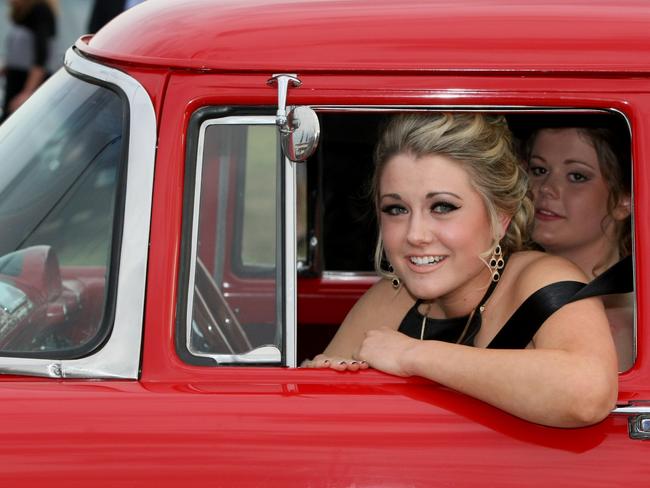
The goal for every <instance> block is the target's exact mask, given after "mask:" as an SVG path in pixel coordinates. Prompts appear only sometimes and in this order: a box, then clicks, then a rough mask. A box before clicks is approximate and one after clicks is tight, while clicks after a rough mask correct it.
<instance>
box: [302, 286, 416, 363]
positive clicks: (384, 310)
mask: <svg viewBox="0 0 650 488" xmlns="http://www.w3.org/2000/svg"><path fill="white" fill-rule="evenodd" d="M414 303H415V300H414V299H413V298H412V297H411V295H409V293H408V292H407V291H406V289H405V288H404V287H400V288H399V289H397V290H395V289H394V288H393V287H392V285H391V284H390V283H389V282H388V280H379V281H378V282H377V283H375V284H374V285H373V286H372V287H370V289H369V290H368V291H367V292H366V293H364V294H363V296H362V297H361V298H360V299H359V300H358V301H357V303H355V304H354V306H353V307H352V309H351V310H350V312H349V313H348V315H347V316H346V317H345V320H344V321H343V323H342V324H341V326H340V327H339V329H338V331H337V332H336V335H335V336H334V338H333V339H332V341H331V342H330V343H329V345H328V346H327V348H326V349H325V351H323V353H322V354H319V355H318V356H316V357H315V358H314V359H312V360H309V361H305V362H303V364H302V366H303V367H310V368H328V367H329V368H332V369H336V370H339V371H344V370H349V371H356V370H358V369H365V368H367V367H368V365H367V363H365V362H364V361H357V360H356V359H354V358H353V354H354V353H355V352H356V351H358V349H359V347H360V345H361V343H362V341H363V340H364V338H365V336H366V333H367V332H368V331H370V330H374V329H379V328H381V327H386V328H388V329H397V328H398V327H399V324H400V323H401V321H402V319H403V318H404V315H406V312H407V311H408V309H409V308H410V307H411V306H412V305H413V304H414Z"/></svg>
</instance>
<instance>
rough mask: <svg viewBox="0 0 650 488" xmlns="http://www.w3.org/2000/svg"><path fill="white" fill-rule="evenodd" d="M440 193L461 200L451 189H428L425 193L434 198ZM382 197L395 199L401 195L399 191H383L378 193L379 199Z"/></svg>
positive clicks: (399, 198)
mask: <svg viewBox="0 0 650 488" xmlns="http://www.w3.org/2000/svg"><path fill="white" fill-rule="evenodd" d="M440 195H449V196H452V197H454V198H457V199H458V200H462V198H461V197H460V196H459V195H457V194H456V193H454V192H451V191H430V192H429V193H427V194H426V198H427V199H429V198H435V197H438V196H440ZM384 198H394V199H395V200H402V197H401V196H400V194H399V193H385V194H383V195H380V197H379V200H383V199H384Z"/></svg>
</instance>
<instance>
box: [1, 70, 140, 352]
mask: <svg viewBox="0 0 650 488" xmlns="http://www.w3.org/2000/svg"><path fill="white" fill-rule="evenodd" d="M126 120H127V118H126V102H125V101H124V100H123V99H122V97H121V96H120V95H118V94H117V93H116V92H114V91H112V90H110V89H108V88H105V87H103V86H99V85H95V84H91V83H88V82H86V81H83V80H81V79H78V78H75V77H74V76H72V75H70V74H69V73H67V72H66V71H64V70H61V71H59V72H58V73H56V74H55V75H54V76H52V78H51V79H50V80H48V82H47V83H46V84H45V85H43V87H42V88H41V89H40V90H38V91H37V92H36V94H35V95H34V96H33V97H32V98H30V99H29V100H28V101H27V103H25V104H24V105H23V106H22V107H21V108H20V109H19V110H18V111H17V112H16V113H14V114H13V115H12V116H11V117H10V118H9V119H7V120H6V122H5V123H4V124H2V125H1V126H0V228H1V229H2V232H1V233H0V282H2V283H3V284H4V286H3V288H4V289H5V291H4V293H1V294H0V299H2V297H3V296H4V297H9V298H7V300H9V301H11V304H6V305H7V306H5V305H3V304H2V303H0V354H10V355H15V354H21V355H22V354H24V353H27V354H29V353H38V354H45V355H47V356H52V357H69V356H70V354H73V351H76V352H79V351H80V348H81V349H83V348H84V347H85V346H87V345H88V344H90V343H94V342H95V341H93V338H96V337H98V335H102V336H103V334H100V332H102V330H103V328H102V327H101V323H102V322H103V317H104V316H105V313H104V312H105V308H106V307H105V304H106V297H107V286H106V280H107V275H108V270H109V269H110V259H111V250H112V248H113V246H112V243H113V235H114V215H115V208H116V204H117V193H118V188H119V185H118V184H117V181H118V180H119V176H120V170H121V167H122V166H123V165H122V164H121V162H122V161H123V160H124V159H125V158H123V154H124V152H125V148H126V145H125V141H124V139H125V138H124V134H125V133H126V122H125V121H126ZM16 297H19V298H21V299H20V300H17V299H16ZM9 305H11V306H9ZM104 332H105V331H104Z"/></svg>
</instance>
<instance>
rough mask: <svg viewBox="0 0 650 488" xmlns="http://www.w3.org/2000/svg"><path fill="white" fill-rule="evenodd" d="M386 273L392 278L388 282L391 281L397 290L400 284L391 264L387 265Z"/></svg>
mask: <svg viewBox="0 0 650 488" xmlns="http://www.w3.org/2000/svg"><path fill="white" fill-rule="evenodd" d="M388 273H389V274H391V275H392V276H393V278H392V279H391V281H390V282H391V283H392V285H393V288H395V289H396V290H397V289H398V288H399V286H400V285H401V282H400V281H399V278H398V277H397V275H396V274H395V270H394V269H393V265H392V264H389V265H388Z"/></svg>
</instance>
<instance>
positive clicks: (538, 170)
mask: <svg viewBox="0 0 650 488" xmlns="http://www.w3.org/2000/svg"><path fill="white" fill-rule="evenodd" d="M528 172H529V173H530V174H531V175H532V176H543V175H545V174H546V173H547V172H548V170H547V169H546V168H544V167H543V166H529V167H528Z"/></svg>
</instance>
